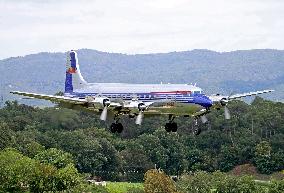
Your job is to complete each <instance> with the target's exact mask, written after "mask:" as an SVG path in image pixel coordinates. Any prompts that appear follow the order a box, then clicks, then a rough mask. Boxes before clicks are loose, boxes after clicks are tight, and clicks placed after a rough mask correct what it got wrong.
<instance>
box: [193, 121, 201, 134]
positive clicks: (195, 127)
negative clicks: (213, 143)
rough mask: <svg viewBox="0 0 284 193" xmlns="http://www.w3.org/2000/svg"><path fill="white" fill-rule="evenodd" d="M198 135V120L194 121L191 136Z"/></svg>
mask: <svg viewBox="0 0 284 193" xmlns="http://www.w3.org/2000/svg"><path fill="white" fill-rule="evenodd" d="M200 133H201V128H200V127H199V126H198V120H197V119H194V125H193V134H194V135H199V134H200Z"/></svg>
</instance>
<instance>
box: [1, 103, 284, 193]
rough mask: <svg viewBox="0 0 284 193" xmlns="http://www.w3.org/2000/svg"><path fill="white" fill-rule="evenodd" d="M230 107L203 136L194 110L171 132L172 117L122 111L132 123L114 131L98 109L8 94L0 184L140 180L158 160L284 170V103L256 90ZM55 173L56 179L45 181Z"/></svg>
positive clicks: (172, 166)
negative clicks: (36, 103)
mask: <svg viewBox="0 0 284 193" xmlns="http://www.w3.org/2000/svg"><path fill="white" fill-rule="evenodd" d="M229 107H230V110H231V114H232V115H233V116H232V119H231V120H230V121H225V120H224V117H223V112H222V110H221V111H213V112H212V114H210V115H209V116H208V119H209V120H210V124H208V125H202V130H203V132H202V133H201V134H200V135H199V136H194V135H192V134H191V133H192V124H191V122H192V120H191V118H177V119H176V121H177V123H178V125H179V130H178V132H177V133H167V132H165V131H164V128H163V127H162V126H161V125H163V124H164V123H165V122H166V121H167V117H156V118H149V119H147V118H146V119H145V121H144V122H143V125H142V126H141V127H138V126H136V125H135V124H134V120H130V121H129V120H128V119H122V120H121V121H122V123H123V124H125V125H126V127H125V130H124V131H123V132H122V133H121V134H112V133H110V132H109V131H108V129H106V128H105V127H106V126H105V124H104V123H102V122H100V121H99V118H98V117H97V116H94V115H93V114H86V113H84V112H79V111H73V110H68V109H61V108H57V107H50V108H43V109H41V108H35V107H30V106H27V105H22V104H18V103H17V102H16V101H8V102H6V104H5V106H4V107H3V108H2V109H0V139H1V140H0V149H1V150H3V151H1V155H0V162H1V163H0V166H1V168H0V170H1V171H0V173H1V178H3V179H1V181H3V182H4V181H5V182H7V184H10V185H11V184H12V186H10V185H7V184H6V183H3V184H1V188H2V190H6V191H10V190H11V191H12V190H13V191H14V190H15V191H16V190H18V189H21V188H25V187H30V188H31V189H33V190H35V191H38V192H40V191H48V190H50V191H53V190H65V189H70V188H71V187H73V186H75V185H76V186H77V185H78V184H77V182H78V179H79V173H88V174H89V175H90V176H91V177H94V176H99V177H101V178H102V179H103V180H111V181H132V182H139V181H140V182H141V181H142V180H143V177H144V174H145V172H146V171H148V170H149V169H153V168H155V167H156V168H161V169H162V170H163V171H164V172H166V173H167V174H169V175H181V174H184V173H192V172H196V171H200V170H202V171H206V172H214V171H216V170H220V171H222V172H228V171H231V170H232V169H234V168H235V169H234V171H235V172H236V173H238V167H239V165H243V166H244V167H242V168H247V167H246V166H248V165H249V166H252V167H255V168H256V169H255V172H258V173H263V174H271V173H273V172H276V171H281V170H283V169H284V162H283V160H284V148H283V147H284V119H283V118H284V104H283V103H276V102H271V101H266V100H263V99H261V98H256V99H255V100H254V101H253V103H252V104H251V105H248V104H246V103H244V102H241V101H237V102H232V103H230V104H229ZM5 148H6V149H5ZM7 148H14V149H7ZM2 162H3V163H2ZM246 164H248V165H246ZM8 166H9V167H8ZM7 168H8V169H7ZM9 168H10V169H11V170H9ZM19 168H23V169H21V170H19ZM248 170H249V171H253V170H250V169H248ZM9 172H10V173H9ZM17 172H19V173H17ZM13 175H15V177H13ZM200 175H203V174H202V173H201V174H200ZM39 179H41V180H40V181H38V180H39ZM50 180H51V181H52V184H53V185H52V186H47V187H44V188H43V186H42V184H44V183H47V181H50ZM228 180H229V181H230V180H231V181H234V180H235V179H234V178H228ZM241 180H244V181H247V180H249V179H247V178H244V179H241ZM224 183H225V182H224ZM221 185H222V184H220V186H221ZM252 186H253V185H252ZM204 188H206V187H204ZM86 191H87V189H86ZM132 191H133V192H135V191H136V190H135V189H134V190H132ZM137 191H139V190H137Z"/></svg>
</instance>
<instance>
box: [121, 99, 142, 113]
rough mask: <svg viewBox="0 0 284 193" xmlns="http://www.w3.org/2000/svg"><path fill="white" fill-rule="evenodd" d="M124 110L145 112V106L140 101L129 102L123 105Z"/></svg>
mask: <svg viewBox="0 0 284 193" xmlns="http://www.w3.org/2000/svg"><path fill="white" fill-rule="evenodd" d="M123 106H124V107H125V108H137V109H138V110H139V111H144V110H146V108H147V106H146V105H145V103H143V102H141V101H130V102H125V103H124V105H123Z"/></svg>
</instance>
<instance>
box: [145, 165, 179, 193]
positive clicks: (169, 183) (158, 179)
mask: <svg viewBox="0 0 284 193" xmlns="http://www.w3.org/2000/svg"><path fill="white" fill-rule="evenodd" d="M144 180H145V182H144V190H145V193H153V192H155V193H165V192H167V193H177V189H176V186H175V184H174V181H173V180H172V179H171V178H170V177H169V176H167V175H166V174H165V173H164V172H163V171H161V170H156V169H151V170H148V171H147V172H146V173H145V176H144Z"/></svg>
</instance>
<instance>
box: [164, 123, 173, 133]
mask: <svg viewBox="0 0 284 193" xmlns="http://www.w3.org/2000/svg"><path fill="white" fill-rule="evenodd" d="M165 130H166V131H167V132H171V131H172V129H171V124H170V123H166V124H165Z"/></svg>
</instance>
